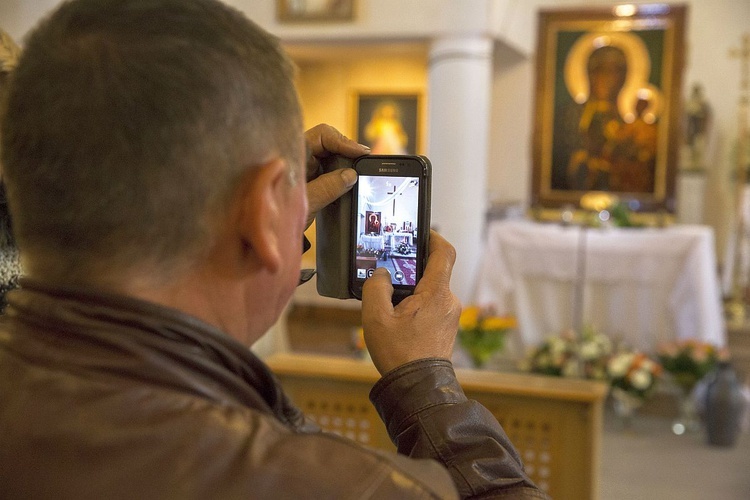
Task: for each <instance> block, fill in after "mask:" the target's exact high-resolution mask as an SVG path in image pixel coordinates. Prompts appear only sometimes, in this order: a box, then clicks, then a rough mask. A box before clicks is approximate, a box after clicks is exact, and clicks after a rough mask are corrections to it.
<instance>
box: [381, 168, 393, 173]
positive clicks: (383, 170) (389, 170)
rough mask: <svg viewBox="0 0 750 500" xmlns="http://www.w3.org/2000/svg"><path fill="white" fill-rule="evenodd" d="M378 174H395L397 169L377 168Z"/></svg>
mask: <svg viewBox="0 0 750 500" xmlns="http://www.w3.org/2000/svg"><path fill="white" fill-rule="evenodd" d="M378 172H381V173H382V172H386V173H396V172H398V169H397V168H384V167H379V168H378Z"/></svg>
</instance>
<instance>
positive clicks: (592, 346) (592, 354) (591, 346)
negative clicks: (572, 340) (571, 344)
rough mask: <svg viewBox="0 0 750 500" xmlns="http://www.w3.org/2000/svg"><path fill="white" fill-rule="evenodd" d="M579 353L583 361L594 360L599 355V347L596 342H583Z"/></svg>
mask: <svg viewBox="0 0 750 500" xmlns="http://www.w3.org/2000/svg"><path fill="white" fill-rule="evenodd" d="M580 352H581V357H582V358H583V359H596V358H598V357H599V355H600V350H599V346H598V345H597V343H596V342H585V343H584V344H583V345H581V351H580Z"/></svg>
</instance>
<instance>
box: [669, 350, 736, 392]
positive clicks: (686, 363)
mask: <svg viewBox="0 0 750 500" xmlns="http://www.w3.org/2000/svg"><path fill="white" fill-rule="evenodd" d="M656 354H657V357H658V358H659V361H660V362H661V364H662V366H663V367H664V370H665V371H667V372H668V373H669V374H670V375H671V376H672V379H673V380H674V382H675V384H676V385H677V386H678V387H679V388H680V389H681V390H682V391H683V392H684V393H686V394H689V393H690V392H692V390H693V388H694V387H695V384H697V383H698V381H700V380H701V379H702V378H703V377H705V376H706V375H707V374H708V373H709V372H710V371H712V370H713V369H714V368H716V366H717V364H718V363H719V361H726V360H727V359H728V358H729V353H728V351H727V350H726V349H718V348H717V347H716V346H714V345H713V344H709V343H707V342H701V341H698V340H694V339H690V340H681V341H675V342H667V343H664V344H661V345H659V347H658V348H657V351H656Z"/></svg>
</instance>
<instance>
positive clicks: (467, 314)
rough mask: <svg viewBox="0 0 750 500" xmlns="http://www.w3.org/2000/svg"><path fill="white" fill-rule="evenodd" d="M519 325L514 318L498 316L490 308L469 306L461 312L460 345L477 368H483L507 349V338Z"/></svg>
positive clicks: (459, 326)
mask: <svg viewBox="0 0 750 500" xmlns="http://www.w3.org/2000/svg"><path fill="white" fill-rule="evenodd" d="M516 325H517V323H516V319H515V318H514V317H512V316H496V315H494V314H493V312H492V311H491V309H489V308H481V307H479V306H469V307H466V308H464V310H463V311H461V318H460V319H459V325H458V343H459V345H460V346H461V347H463V348H464V350H465V351H466V352H467V353H468V355H469V356H470V357H471V361H472V363H473V364H474V367H475V368H481V367H483V366H484V365H485V364H486V363H487V361H489V359H490V358H491V357H492V355H493V354H495V353H496V352H498V351H502V349H503V348H504V347H505V336H506V334H507V333H508V331H509V330H511V329H513V328H515V327H516Z"/></svg>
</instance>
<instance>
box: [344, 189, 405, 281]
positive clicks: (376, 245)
mask: <svg viewBox="0 0 750 500" xmlns="http://www.w3.org/2000/svg"><path fill="white" fill-rule="evenodd" d="M357 203H358V207H359V210H358V213H359V217H357V234H358V235H359V237H358V240H357V247H356V248H357V251H356V265H355V269H356V275H357V278H359V279H365V278H369V277H370V275H371V274H372V272H373V271H374V270H375V269H376V268H378V267H385V268H387V269H388V271H390V273H391V280H392V281H393V284H394V285H411V286H414V285H416V284H417V243H418V241H417V238H418V229H419V228H418V226H417V223H418V214H419V178H418V177H381V176H370V175H360V177H359V192H358V200H357Z"/></svg>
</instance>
